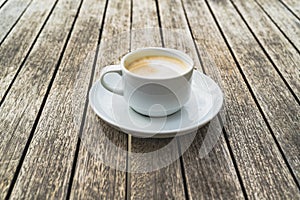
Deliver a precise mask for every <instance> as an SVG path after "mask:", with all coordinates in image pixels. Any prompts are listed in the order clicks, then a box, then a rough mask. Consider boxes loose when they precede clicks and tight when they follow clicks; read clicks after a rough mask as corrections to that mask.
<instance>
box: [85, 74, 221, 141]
mask: <svg viewBox="0 0 300 200" xmlns="http://www.w3.org/2000/svg"><path fill="white" fill-rule="evenodd" d="M193 73H198V74H199V76H204V77H205V78H208V79H210V81H212V82H213V83H214V84H216V86H217V88H218V90H219V93H220V97H221V99H220V100H221V103H219V104H217V105H212V107H211V108H210V109H209V111H208V112H207V113H206V114H205V115H203V116H202V117H201V118H200V120H199V121H198V122H196V123H195V124H194V125H191V126H188V127H185V128H183V129H178V128H177V129H172V130H162V131H159V132H158V133H155V132H153V131H150V130H143V131H141V130H139V129H134V128H131V127H129V126H124V125H118V124H117V123H116V121H114V120H112V119H109V118H108V117H106V116H105V115H106V114H105V115H103V114H100V112H99V111H98V109H96V106H95V105H94V103H92V97H91V95H92V94H93V93H94V91H95V87H96V86H97V85H99V84H101V83H100V81H99V80H97V81H96V82H94V83H93V85H92V87H91V89H90V91H89V105H90V106H91V108H92V110H93V111H94V112H95V113H96V114H97V116H98V117H100V118H101V119H102V120H104V121H105V122H107V123H108V124H110V125H111V126H113V127H114V128H116V129H118V130H120V131H122V132H124V133H126V134H130V135H133V136H136V137H145V138H146V137H147V136H148V135H150V134H153V133H155V135H151V137H152V138H168V137H174V136H180V135H185V134H187V133H190V132H191V131H192V130H197V129H199V128H201V127H202V126H204V125H205V124H207V123H208V122H209V121H211V120H212V119H213V118H214V117H215V116H217V115H218V113H219V112H220V110H221V108H222V106H223V102H224V94H223V92H222V90H221V88H220V87H219V85H218V84H217V83H216V82H215V81H214V80H213V79H211V78H210V77H209V76H207V75H205V74H204V73H202V72H199V71H196V70H195V71H194V72H193ZM100 86H101V85H100ZM192 91H193V88H192ZM215 106H217V107H215ZM213 108H214V109H213ZM129 109H130V108H129ZM212 109H213V110H214V111H215V112H213V113H211V111H212ZM179 111H180V110H179ZM179 111H177V112H179ZM208 115H209V116H210V117H209V118H206V116H208ZM201 119H204V121H202V120H201Z"/></svg>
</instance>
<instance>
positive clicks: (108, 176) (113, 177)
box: [71, 0, 131, 199]
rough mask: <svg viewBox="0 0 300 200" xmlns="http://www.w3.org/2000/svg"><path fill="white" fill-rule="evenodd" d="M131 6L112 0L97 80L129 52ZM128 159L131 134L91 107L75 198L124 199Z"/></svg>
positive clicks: (87, 119) (82, 145) (77, 166)
mask: <svg viewBox="0 0 300 200" xmlns="http://www.w3.org/2000/svg"><path fill="white" fill-rule="evenodd" d="M130 6H131V5H130V2H128V1H122V0H111V1H109V2H108V5H107V11H106V15H105V22H104V27H102V29H101V30H102V31H103V32H102V38H101V41H100V47H99V52H98V55H97V56H98V57H97V58H98V59H97V65H96V69H95V75H94V77H92V78H93V82H95V81H96V80H97V79H98V78H99V75H100V71H101V69H102V67H104V66H106V65H109V64H111V63H112V62H114V63H119V60H118V58H119V57H120V55H123V54H124V53H126V52H128V49H129V42H130V37H129V36H130V31H129V28H130ZM103 100H104V99H103ZM111 103H112V102H111ZM126 159H127V135H126V134H124V133H122V132H120V131H118V130H116V129H114V128H112V127H111V126H109V125H108V124H107V123H105V122H104V121H103V120H101V119H100V118H99V117H98V116H97V115H96V114H95V112H94V111H93V110H92V109H91V108H90V107H88V109H87V114H86V118H85V124H84V128H83V133H82V136H81V144H80V150H79V154H78V161H77V165H76V171H75V176H74V181H73V185H72V191H71V199H124V198H125V196H126V172H125V171H126V168H127V166H126V164H127V163H126Z"/></svg>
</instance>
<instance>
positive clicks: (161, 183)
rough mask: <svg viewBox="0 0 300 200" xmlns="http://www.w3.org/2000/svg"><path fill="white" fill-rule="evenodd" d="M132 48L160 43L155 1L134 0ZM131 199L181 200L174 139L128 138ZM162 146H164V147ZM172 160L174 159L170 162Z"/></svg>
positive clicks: (179, 169) (179, 170)
mask: <svg viewBox="0 0 300 200" xmlns="http://www.w3.org/2000/svg"><path fill="white" fill-rule="evenodd" d="M132 7H133V9H132V10H133V12H132V33H133V34H132V39H131V49H132V50H134V49H136V48H141V47H149V46H158V47H160V46H162V40H161V36H160V30H159V24H158V16H157V10H156V4H155V1H150V2H149V1H145V0H142V1H141V0H134V1H133V5H132ZM130 142H131V143H130V145H131V146H130V154H129V157H128V159H129V161H128V163H129V170H131V172H133V173H129V179H128V180H129V186H128V190H129V191H128V196H127V197H128V198H130V199H175V198H177V199H183V198H184V197H185V194H184V188H183V179H182V175H181V167H180V163H179V160H178V159H176V158H177V157H178V146H177V142H176V139H173V140H171V139H151V138H135V137H132V138H131V140H130ZM164 147H165V148H164ZM173 161H175V162H173Z"/></svg>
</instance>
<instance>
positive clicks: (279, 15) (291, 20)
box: [255, 0, 300, 51]
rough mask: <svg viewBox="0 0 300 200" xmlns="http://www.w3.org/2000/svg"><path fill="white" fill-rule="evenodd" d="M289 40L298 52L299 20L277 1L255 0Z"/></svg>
mask: <svg viewBox="0 0 300 200" xmlns="http://www.w3.org/2000/svg"><path fill="white" fill-rule="evenodd" d="M255 1H256V2H257V3H258V4H259V5H260V6H261V7H262V8H263V9H264V10H265V12H266V13H268V15H269V16H270V18H271V19H272V20H273V21H274V22H275V24H276V25H277V26H278V27H279V28H280V29H281V30H282V32H284V34H285V35H286V36H287V37H288V38H289V40H290V41H291V42H292V43H293V44H294V45H295V46H296V48H297V49H298V51H299V50H300V28H299V20H298V19H297V18H296V17H295V16H294V15H293V14H292V13H291V12H290V11H289V10H288V9H287V8H286V7H285V6H284V5H282V4H281V3H280V2H279V1H276V0H270V1H265V0H255Z"/></svg>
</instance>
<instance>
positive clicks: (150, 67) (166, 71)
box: [126, 56, 188, 78]
mask: <svg viewBox="0 0 300 200" xmlns="http://www.w3.org/2000/svg"><path fill="white" fill-rule="evenodd" d="M126 68H127V69H128V70H129V71H130V72H132V73H134V74H137V75H140V76H144V77H149V78H171V77H174V76H177V75H180V74H183V73H184V72H186V70H187V69H188V65H187V64H186V63H185V62H184V61H182V60H179V59H177V58H173V57H169V56H145V57H143V58H140V59H137V60H135V61H133V62H131V63H130V64H129V65H128V66H126Z"/></svg>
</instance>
